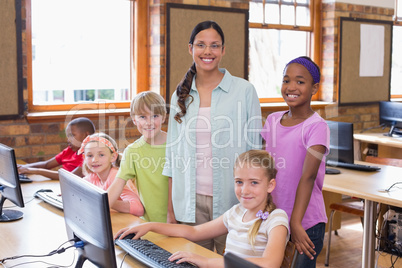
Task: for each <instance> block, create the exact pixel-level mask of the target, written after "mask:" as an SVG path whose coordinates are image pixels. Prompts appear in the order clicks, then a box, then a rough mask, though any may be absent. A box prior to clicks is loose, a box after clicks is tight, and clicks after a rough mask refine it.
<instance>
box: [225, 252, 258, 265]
mask: <svg viewBox="0 0 402 268" xmlns="http://www.w3.org/2000/svg"><path fill="white" fill-rule="evenodd" d="M223 259H224V263H225V268H258V267H261V266H258V265H257V264H254V263H252V262H249V261H248V260H246V259H243V258H241V257H239V256H237V255H235V254H233V253H230V252H228V253H226V254H225V255H224V257H223Z"/></svg>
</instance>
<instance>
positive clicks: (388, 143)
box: [353, 133, 402, 159]
mask: <svg viewBox="0 0 402 268" xmlns="http://www.w3.org/2000/svg"><path fill="white" fill-rule="evenodd" d="M353 138H354V139H355V141H357V142H358V143H359V146H358V148H360V150H361V151H362V152H364V150H365V148H367V146H368V144H377V145H378V157H386V158H398V159H402V137H389V136H385V135H384V133H354V134H353Z"/></svg>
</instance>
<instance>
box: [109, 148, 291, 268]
mask: <svg viewBox="0 0 402 268" xmlns="http://www.w3.org/2000/svg"><path fill="white" fill-rule="evenodd" d="M275 175H276V169H275V164H274V160H273V158H272V157H271V156H270V155H269V154H268V153H267V152H266V151H263V150H250V151H247V152H245V153H243V154H241V155H240V156H239V157H238V158H237V160H236V162H235V167H234V184H235V194H236V197H237V199H238V200H239V202H240V203H239V204H237V205H234V206H233V207H232V208H231V209H229V210H228V211H226V212H225V213H224V214H223V215H222V216H220V217H219V218H217V219H215V220H212V221H210V222H207V223H204V224H201V225H197V226H189V225H183V224H165V223H144V224H139V225H135V226H133V227H128V228H124V229H122V230H120V231H119V232H118V233H117V234H116V238H117V237H118V236H119V235H120V234H121V237H120V238H124V237H125V236H126V235H128V234H130V233H135V236H134V238H133V239H138V238H140V237H141V236H143V235H144V234H146V233H147V232H149V231H153V232H157V233H161V234H164V235H168V236H178V237H184V238H186V239H189V240H191V241H194V242H196V241H201V240H205V239H212V238H214V237H217V236H220V235H224V234H227V240H226V250H225V252H226V253H227V252H231V253H234V254H236V255H238V256H240V257H242V258H246V259H247V260H249V261H251V262H253V263H255V264H257V265H259V266H261V267H280V265H281V263H282V260H283V256H284V252H285V247H286V243H287V241H288V237H289V232H288V217H287V215H286V212H285V211H283V210H281V209H276V208H275V204H274V203H273V202H272V199H271V194H270V193H271V192H272V190H273V189H274V188H275V185H276V181H275ZM169 260H170V261H177V263H181V262H191V263H194V264H195V265H197V266H198V267H224V261H223V258H222V257H220V258H218V259H209V258H205V257H202V256H199V255H197V254H194V253H190V252H181V251H180V252H176V253H174V254H172V256H171V257H170V258H169Z"/></svg>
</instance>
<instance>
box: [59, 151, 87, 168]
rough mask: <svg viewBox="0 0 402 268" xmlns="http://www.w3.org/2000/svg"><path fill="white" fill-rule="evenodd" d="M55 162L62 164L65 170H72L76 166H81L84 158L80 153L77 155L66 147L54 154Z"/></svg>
mask: <svg viewBox="0 0 402 268" xmlns="http://www.w3.org/2000/svg"><path fill="white" fill-rule="evenodd" d="M55 159H56V161H57V163H59V164H60V165H62V166H63V168H64V169H65V170H67V171H70V172H71V171H73V170H74V169H76V168H77V167H80V166H82V162H83V160H84V158H83V157H82V155H81V154H80V155H77V152H74V151H73V150H72V149H71V148H70V147H67V148H66V149H64V150H63V151H61V152H60V153H59V154H58V155H56V156H55Z"/></svg>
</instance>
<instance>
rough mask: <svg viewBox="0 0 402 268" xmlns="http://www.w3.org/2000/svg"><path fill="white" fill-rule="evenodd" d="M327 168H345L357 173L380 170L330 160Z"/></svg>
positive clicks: (374, 167)
mask: <svg viewBox="0 0 402 268" xmlns="http://www.w3.org/2000/svg"><path fill="white" fill-rule="evenodd" d="M326 164H327V166H331V167H340V168H347V169H353V170H359V171H378V170H380V169H381V168H380V167H376V166H368V165H361V164H352V163H345V162H336V161H332V160H327V163H326Z"/></svg>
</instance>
